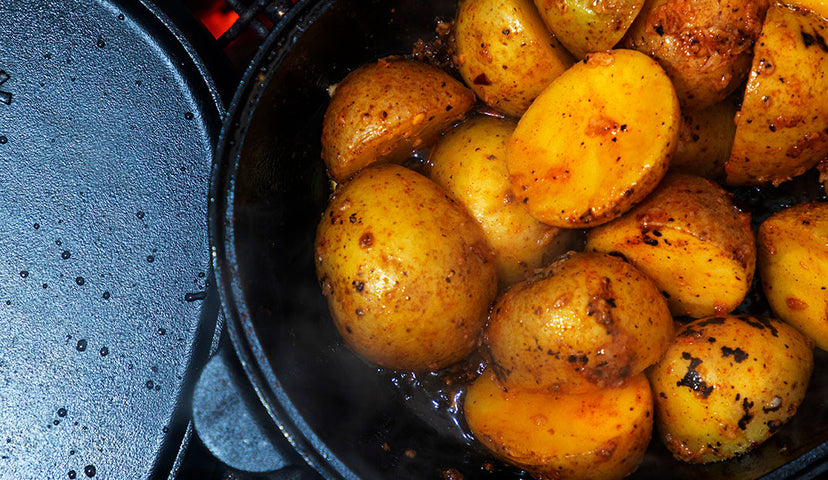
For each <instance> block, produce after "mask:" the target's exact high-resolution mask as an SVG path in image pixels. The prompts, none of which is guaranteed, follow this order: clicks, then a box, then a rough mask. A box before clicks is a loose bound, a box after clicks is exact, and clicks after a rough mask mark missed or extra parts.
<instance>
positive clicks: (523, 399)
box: [464, 370, 653, 480]
mask: <svg viewBox="0 0 828 480" xmlns="http://www.w3.org/2000/svg"><path fill="white" fill-rule="evenodd" d="M464 412H465V417H466V422H467V423H468V425H469V428H470V429H471V431H472V433H473V434H474V436H475V438H477V439H478V440H479V441H480V442H481V443H482V444H483V445H485V446H486V447H487V448H488V449H489V450H491V452H492V453H493V454H494V455H496V456H498V457H499V458H501V459H503V460H505V461H506V462H509V463H511V464H514V465H517V466H519V467H521V468H524V469H526V470H528V471H529V472H531V473H532V474H533V475H535V476H536V477H537V478H566V479H573V480H574V479H584V480H587V479H590V480H611V479H620V478H623V477H625V476H627V475H629V474H630V473H631V472H633V471H634V470H635V469H636V467H638V465H639V464H640V463H641V461H642V459H643V458H644V452H645V451H646V449H647V445H648V444H649V442H650V438H651V436H652V428H653V416H652V394H651V391H650V385H649V383H648V382H647V378H646V377H645V376H644V375H636V376H633V377H631V378H630V379H629V380H628V381H627V382H626V383H625V384H624V385H623V386H620V387H618V388H606V389H598V388H596V389H592V390H590V391H589V392H587V393H583V394H562V393H549V392H544V393H538V392H529V391H525V390H520V389H518V388H512V387H507V386H505V385H503V384H501V383H500V382H499V381H498V380H497V378H496V377H495V375H494V374H493V373H492V372H491V371H490V370H486V371H485V372H484V373H483V374H482V375H481V376H480V377H478V378H477V380H475V382H474V383H473V384H472V385H471V386H470V387H469V389H468V391H467V393H466V398H465V402H464Z"/></svg>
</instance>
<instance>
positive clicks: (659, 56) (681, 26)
mask: <svg viewBox="0 0 828 480" xmlns="http://www.w3.org/2000/svg"><path fill="white" fill-rule="evenodd" d="M767 8H768V1H767V0H649V1H647V2H645V3H644V8H643V9H642V10H641V13H639V14H638V17H637V18H636V20H635V22H633V25H632V27H630V30H629V32H628V33H627V36H626V37H625V38H624V40H623V41H622V42H621V43H620V45H621V46H623V47H625V48H632V49H636V50H639V51H641V52H644V53H646V54H647V55H649V56H651V57H653V58H655V59H656V60H658V62H659V63H660V64H661V65H662V66H663V67H664V70H666V71H667V74H668V75H669V76H670V78H671V79H672V80H673V83H674V84H675V87H676V93H677V94H678V97H679V99H680V100H681V104H682V106H683V107H692V108H704V107H706V106H709V105H712V104H714V103H716V102H720V101H722V100H724V99H725V97H727V95H728V94H730V93H731V92H733V91H734V90H735V89H736V88H737V87H739V86H740V85H741V84H742V82H743V81H744V79H745V78H746V77H747V74H748V71H749V70H750V63H751V53H752V51H751V49H752V47H753V44H754V42H755V41H756V39H757V38H758V36H759V31H760V30H761V28H762V20H763V19H764V17H765V11H766V10H767Z"/></svg>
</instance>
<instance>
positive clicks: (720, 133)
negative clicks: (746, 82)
mask: <svg viewBox="0 0 828 480" xmlns="http://www.w3.org/2000/svg"><path fill="white" fill-rule="evenodd" d="M736 111H737V106H736V102H735V101H733V100H732V99H731V98H730V97H728V98H727V99H726V100H724V101H721V102H718V103H715V104H713V105H711V106H709V107H707V108H702V109H691V108H683V109H682V111H681V128H680V130H679V139H678V145H677V146H676V153H675V154H674V155H673V160H672V162H671V163H670V170H671V171H673V172H679V173H689V174H692V175H698V176H700V177H704V178H708V179H710V180H716V181H723V180H724V165H725V162H727V159H728V158H730V150H731V149H732V148H733V136H734V135H735V134H736V123H735V121H734V117H735V116H736Z"/></svg>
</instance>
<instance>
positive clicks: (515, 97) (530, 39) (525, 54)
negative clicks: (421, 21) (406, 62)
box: [454, 0, 574, 117]
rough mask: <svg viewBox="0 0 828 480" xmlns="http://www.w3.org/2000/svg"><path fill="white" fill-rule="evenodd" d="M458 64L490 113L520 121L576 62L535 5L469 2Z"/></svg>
mask: <svg viewBox="0 0 828 480" xmlns="http://www.w3.org/2000/svg"><path fill="white" fill-rule="evenodd" d="M454 43H455V55H454V63H455V65H456V66H457V70H458V71H459V72H460V75H461V76H462V77H463V80H464V81H465V82H466V85H468V86H469V87H471V88H472V89H473V90H474V92H475V93H476V94H477V96H478V97H480V99H481V100H483V101H484V102H485V103H486V104H487V105H489V106H490V107H492V108H494V109H496V110H498V111H500V112H503V113H505V114H507V115H512V116H515V117H519V116H520V115H522V114H523V112H524V111H526V108H527V107H529V104H531V103H532V100H534V99H535V97H536V96H537V95H538V94H539V93H540V92H541V90H543V89H544V88H545V87H546V86H547V85H549V82H551V81H552V80H553V79H554V78H555V77H557V76H558V75H560V74H561V73H563V72H564V70H566V69H567V68H569V66H570V65H572V62H573V61H574V59H573V58H572V56H571V55H570V54H569V52H567V51H566V49H565V48H563V47H562V46H561V44H560V43H558V40H557V39H555V37H554V36H552V34H551V33H549V31H548V30H547V29H546V26H545V25H544V24H543V21H542V20H541V18H540V16H539V15H538V11H537V9H535V6H534V5H533V4H532V1H531V0H463V1H461V2H460V5H459V6H458V9H457V18H456V20H455V22H454Z"/></svg>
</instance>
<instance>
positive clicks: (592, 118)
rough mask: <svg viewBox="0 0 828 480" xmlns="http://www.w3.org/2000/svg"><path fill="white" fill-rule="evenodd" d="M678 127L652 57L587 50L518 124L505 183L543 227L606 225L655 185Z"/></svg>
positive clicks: (671, 95) (671, 96) (668, 89)
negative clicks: (585, 57) (508, 180)
mask: <svg viewBox="0 0 828 480" xmlns="http://www.w3.org/2000/svg"><path fill="white" fill-rule="evenodd" d="M678 125H679V105H678V100H677V99H676V95H675V92H674V90H673V86H672V84H671V83H670V79H669V78H667V76H666V75H665V74H664V71H663V70H662V69H661V67H659V66H658V64H657V63H656V62H655V61H653V60H652V59H650V58H649V57H647V56H646V55H643V54H641V53H639V52H635V51H632V50H611V51H606V52H599V53H592V54H590V55H589V56H588V57H587V59H586V60H585V61H583V62H580V63H577V64H575V65H573V66H572V68H570V69H569V70H567V71H566V72H565V73H564V74H563V75H561V76H560V77H558V78H557V79H555V80H554V81H553V82H552V83H551V84H550V85H549V87H547V88H546V89H545V90H544V91H543V93H541V94H540V95H539V96H538V98H537V99H535V102H534V103H532V106H531V107H529V109H528V110H527V111H526V113H525V114H524V115H523V117H521V119H520V122H518V126H517V128H516V129H515V132H514V134H513V135H512V140H511V142H510V144H509V153H508V158H507V167H508V169H509V174H510V176H511V177H510V178H511V181H512V187H513V189H514V192H515V194H516V195H517V196H518V198H519V199H520V200H521V201H523V202H524V203H526V205H527V207H529V212H530V213H531V214H532V215H533V216H534V217H535V218H537V219H538V220H540V221H542V222H544V223H547V224H549V225H554V226H556V227H562V228H583V227H592V226H596V225H600V224H602V223H606V222H608V221H610V220H612V219H613V218H616V217H618V216H620V215H621V214H623V213H624V212H626V211H627V210H629V209H630V208H631V207H632V206H633V205H634V204H635V203H637V202H639V201H641V200H642V199H643V198H644V197H645V196H647V194H648V193H650V192H651V191H652V190H653V189H654V188H655V187H656V185H657V184H658V182H659V181H660V180H661V178H662V177H663V176H664V173H665V172H666V171H667V169H668V168H669V165H670V158H671V156H672V154H673V152H674V150H675V147H676V140H677V137H678Z"/></svg>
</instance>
